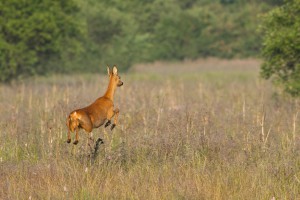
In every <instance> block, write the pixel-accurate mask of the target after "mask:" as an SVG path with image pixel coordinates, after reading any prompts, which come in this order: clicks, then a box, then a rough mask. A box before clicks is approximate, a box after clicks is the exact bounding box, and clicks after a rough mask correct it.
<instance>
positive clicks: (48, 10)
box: [0, 0, 80, 81]
mask: <svg viewBox="0 0 300 200" xmlns="http://www.w3.org/2000/svg"><path fill="white" fill-rule="evenodd" d="M77 11H78V7H77V5H76V4H75V3H74V2H73V1H72V0H67V1H59V0H54V1H53V0H42V1H35V0H28V1H19V0H10V1H1V3H0V13H1V14H0V24H1V27H0V80H1V81H8V80H10V79H12V78H16V77H18V76H27V75H35V74H45V73H47V72H49V71H56V72H60V71H64V69H63V68H60V67H58V66H59V65H55V64H57V63H62V62H65V61H66V60H67V59H71V58H73V57H74V56H75V55H76V54H77V53H78V51H79V49H80V44H79V43H78V42H77V41H76V39H77V38H79V37H80V31H79V30H78V24H77V23H76V20H74V14H75V13H76V12H77Z"/></svg>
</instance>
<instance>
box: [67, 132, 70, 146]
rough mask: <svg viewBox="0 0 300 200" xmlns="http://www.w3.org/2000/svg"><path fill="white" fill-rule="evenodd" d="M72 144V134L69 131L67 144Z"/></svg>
mask: <svg viewBox="0 0 300 200" xmlns="http://www.w3.org/2000/svg"><path fill="white" fill-rule="evenodd" d="M70 142H71V132H70V129H68V139H67V143H70Z"/></svg>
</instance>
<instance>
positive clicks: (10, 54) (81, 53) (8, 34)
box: [0, 0, 299, 93]
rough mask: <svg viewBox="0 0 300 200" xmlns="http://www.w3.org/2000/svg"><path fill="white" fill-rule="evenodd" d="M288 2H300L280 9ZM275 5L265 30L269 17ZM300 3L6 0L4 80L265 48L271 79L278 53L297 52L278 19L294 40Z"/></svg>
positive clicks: (0, 30) (1, 47) (0, 11)
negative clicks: (284, 38) (283, 35)
mask: <svg viewBox="0 0 300 200" xmlns="http://www.w3.org/2000/svg"><path fill="white" fill-rule="evenodd" d="M283 4H293V6H294V7H293V6H292V7H293V9H292V8H291V9H288V8H285V10H286V11H285V10H280V8H281V7H282V5H283ZM272 9H274V10H275V11H273V12H270V13H271V14H268V15H267V17H265V18H264V21H265V22H264V23H263V25H262V26H263V28H261V30H262V31H261V32H258V30H257V27H258V25H259V24H261V20H262V19H263V18H262V17H261V16H262V15H264V14H265V13H267V12H269V11H270V10H272ZM297 9H299V0H286V1H284V0H265V1H260V0H131V1H122V0H102V1H98V0H64V1H62V0H39V1H36V0H26V1H20V0H9V1H3V0H2V1H0V81H2V82H7V81H10V80H12V79H16V78H22V77H26V76H31V75H45V74H49V73H75V72H82V71H85V72H87V71H88V72H95V71H99V70H100V67H99V66H100V65H102V66H104V65H106V64H118V66H119V68H120V69H121V70H126V69H128V68H129V67H130V66H131V65H132V64H134V63H137V62H152V61H155V60H183V59H196V58H199V57H211V56H213V57H220V58H236V57H238V58H243V57H258V56H260V55H261V49H263V52H264V53H263V56H264V57H265V58H266V60H267V62H266V63H265V64H264V66H263V68H262V69H263V72H262V74H263V76H264V77H266V78H269V77H271V76H272V70H273V71H274V69H273V68H272V67H271V66H274V65H273V64H274V62H275V63H276V60H274V59H280V55H290V52H289V51H292V50H290V49H284V48H279V47H276V46H275V44H273V43H272V39H273V37H277V36H274V34H275V35H278V37H280V36H279V35H280V33H277V31H279V30H280V28H277V29H276V28H274V27H275V25H274V24H276V23H281V24H279V25H277V26H278V27H280V25H282V24H283V25H284V26H287V27H289V26H290V25H291V26H292V27H293V28H291V29H292V30H293V31H292V32H293V33H289V34H288V35H290V40H289V41H290V42H291V43H292V38H293V36H294V35H297V34H298V33H299V30H298V29H297V26H298V25H299V24H298V21H299V20H298V21H297V20H296V22H295V21H293V20H294V18H297V19H299V18H298V17H299V16H298V14H297V13H299V11H298V10H297ZM280 12H282V13H284V12H292V13H294V15H296V16H295V17H294V18H293V17H290V16H288V14H287V15H280ZM273 18H276V19H273ZM298 27H299V26H298ZM285 30H287V29H285ZM282 31H284V30H282ZM279 32H280V31H279ZM262 33H263V34H262ZM298 38H299V37H298ZM276 41H277V43H276V44H277V45H279V46H280V45H283V46H286V45H289V44H285V43H284V42H281V43H280V42H279V41H280V39H278V38H277V40H276ZM272 45H273V46H272ZM270 46H272V47H270ZM272 48H273V49H272ZM295 49H298V47H295ZM282 53H283V54H282ZM274 55H277V56H276V58H274ZM298 55H299V54H298ZM290 57H291V56H290ZM290 57H288V58H286V59H288V61H286V62H287V64H286V69H287V70H286V71H288V72H287V73H286V74H288V73H290V69H291V68H292V69H293V68H295V69H297V70H299V67H298V62H299V58H298V56H297V55H296V54H295V55H294V57H291V58H290ZM278 67H279V68H280V67H281V66H277V68H278ZM104 69H105V68H103V70H104ZM298 75H299V73H298ZM298 75H294V76H295V78H293V79H295V80H296V79H298ZM279 76H280V77H281V78H282V79H286V77H285V75H284V74H283V75H282V74H281V73H280V75H279ZM289 82H293V80H292V79H291V80H289ZM296 82H297V81H296ZM293 85H296V84H295V83H293ZM297 87H299V86H297ZM288 90H289V89H288ZM290 90H293V89H290ZM294 93H295V92H294Z"/></svg>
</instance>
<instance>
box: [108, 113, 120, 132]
mask: <svg viewBox="0 0 300 200" xmlns="http://www.w3.org/2000/svg"><path fill="white" fill-rule="evenodd" d="M119 113H120V110H119V109H118V108H116V109H115V110H114V116H115V118H114V123H113V125H111V127H110V130H113V129H114V128H115V127H116V125H117V123H118V117H119Z"/></svg>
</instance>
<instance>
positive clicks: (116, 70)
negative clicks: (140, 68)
mask: <svg viewBox="0 0 300 200" xmlns="http://www.w3.org/2000/svg"><path fill="white" fill-rule="evenodd" d="M113 74H114V75H117V74H118V69H117V67H116V65H114V67H113Z"/></svg>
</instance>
